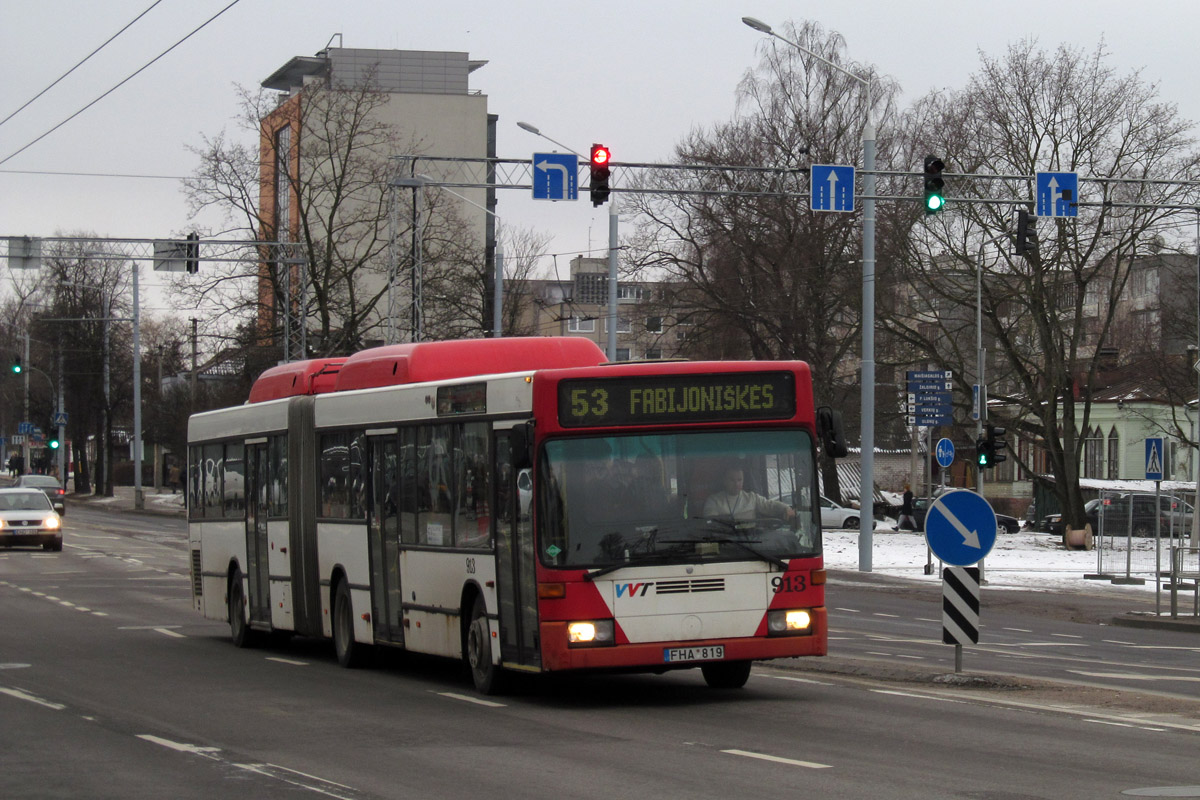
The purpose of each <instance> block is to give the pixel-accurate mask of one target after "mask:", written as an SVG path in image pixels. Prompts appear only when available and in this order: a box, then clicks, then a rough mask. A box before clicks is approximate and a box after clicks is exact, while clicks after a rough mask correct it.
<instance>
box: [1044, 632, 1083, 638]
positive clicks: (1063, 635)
mask: <svg viewBox="0 0 1200 800" xmlns="http://www.w3.org/2000/svg"><path fill="white" fill-rule="evenodd" d="M1050 635H1051V636H1057V637H1059V638H1060V639H1082V638H1083V637H1082V636H1077V635H1076V634H1073V633H1052V634H1050Z"/></svg>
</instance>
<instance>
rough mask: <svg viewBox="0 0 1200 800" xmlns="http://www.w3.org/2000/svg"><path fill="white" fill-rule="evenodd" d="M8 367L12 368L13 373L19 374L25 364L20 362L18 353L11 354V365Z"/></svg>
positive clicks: (23, 369)
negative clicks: (15, 354)
mask: <svg viewBox="0 0 1200 800" xmlns="http://www.w3.org/2000/svg"><path fill="white" fill-rule="evenodd" d="M10 369H12V372H13V375H20V374H21V373H22V372H24V371H25V366H24V365H23V364H22V363H21V357H20V356H19V355H17V356H13V361H12V367H10Z"/></svg>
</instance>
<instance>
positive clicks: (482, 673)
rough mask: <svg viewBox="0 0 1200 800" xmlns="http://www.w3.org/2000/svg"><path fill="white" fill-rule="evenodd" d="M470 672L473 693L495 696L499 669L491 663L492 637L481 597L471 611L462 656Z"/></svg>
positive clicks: (499, 673)
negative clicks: (473, 686)
mask: <svg viewBox="0 0 1200 800" xmlns="http://www.w3.org/2000/svg"><path fill="white" fill-rule="evenodd" d="M463 655H464V656H465V660H466V662H467V667H468V668H469V669H470V670H471V680H472V681H473V682H474V683H475V691H477V692H479V693H480V694H483V695H489V694H497V693H498V692H500V691H501V689H502V684H503V676H502V675H501V670H500V667H498V666H497V665H495V664H493V663H492V637H491V633H490V631H489V626H488V620H487V605H486V604H485V603H484V602H483V597H482V596H477V597H476V598H475V605H474V607H473V608H472V609H471V624H470V626H469V627H468V628H467V646H466V652H465V653H464V654H463Z"/></svg>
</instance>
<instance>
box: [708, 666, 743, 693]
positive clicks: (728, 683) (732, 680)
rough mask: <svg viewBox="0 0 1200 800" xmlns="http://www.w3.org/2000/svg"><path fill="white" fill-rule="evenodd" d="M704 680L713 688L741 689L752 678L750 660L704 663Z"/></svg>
mask: <svg viewBox="0 0 1200 800" xmlns="http://www.w3.org/2000/svg"><path fill="white" fill-rule="evenodd" d="M700 672H701V673H702V674H703V675H704V682H705V683H707V684H708V685H709V686H711V687H712V688H713V689H740V688H742V687H743V686H745V685H746V681H748V680H749V679H750V662H749V661H717V662H714V663H712V664H702V665H701V666H700Z"/></svg>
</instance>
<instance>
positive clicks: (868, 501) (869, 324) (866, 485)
mask: <svg viewBox="0 0 1200 800" xmlns="http://www.w3.org/2000/svg"><path fill="white" fill-rule="evenodd" d="M742 22H744V23H745V24H746V25H748V26H750V27H751V28H753V29H754V30H756V31H759V32H760V33H765V34H767V35H768V36H773V37H775V38H776V39H778V40H779V41H781V42H783V43H784V44H788V45H791V46H792V47H794V48H796V49H797V50H799V51H800V52H802V53H805V54H807V55H809V56H812V57H813V58H815V59H817V60H818V61H820V62H821V63H823V64H825V65H827V66H829V67H831V68H832V69H835V70H837V71H838V72H840V73H842V74H843V75H846V76H847V77H850V78H853V79H854V80H856V81H858V82H859V83H861V84H862V85H863V87H864V88H865V90H866V94H867V121H866V125H865V126H864V127H863V173H864V180H863V263H862V276H863V277H862V283H863V285H862V306H863V310H862V378H861V380H862V464H861V467H862V481H861V483H860V484H859V492H858V497H859V506H860V507H862V509H861V510H862V511H863V512H864V513H860V514H859V526H860V527H859V534H858V569H859V571H860V572H870V571H871V548H872V545H873V543H874V542H873V539H872V537H873V533H874V527H875V519H874V516H875V515H874V509H875V114H874V109H873V107H872V103H871V79H870V78H864V77H862V76H861V75H856V74H855V73H853V72H851V71H850V70H848V69H846V68H845V67H841V66H838V65H837V64H834V63H833V62H832V61H830V60H829V59H827V58H824V57H822V56H820V55H818V54H816V53H814V52H813V51H812V50H809V49H808V48H807V47H805V46H803V45H801V44H797V43H796V42H793V41H791V40H790V39H785V38H784V37H782V36H780V35H779V34H778V33H775V31H773V30H772V29H771V26H770V25H768V24H767V23H765V22H763V21H761V20H757V19H755V18H754V17H742ZM864 501H865V505H864Z"/></svg>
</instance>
